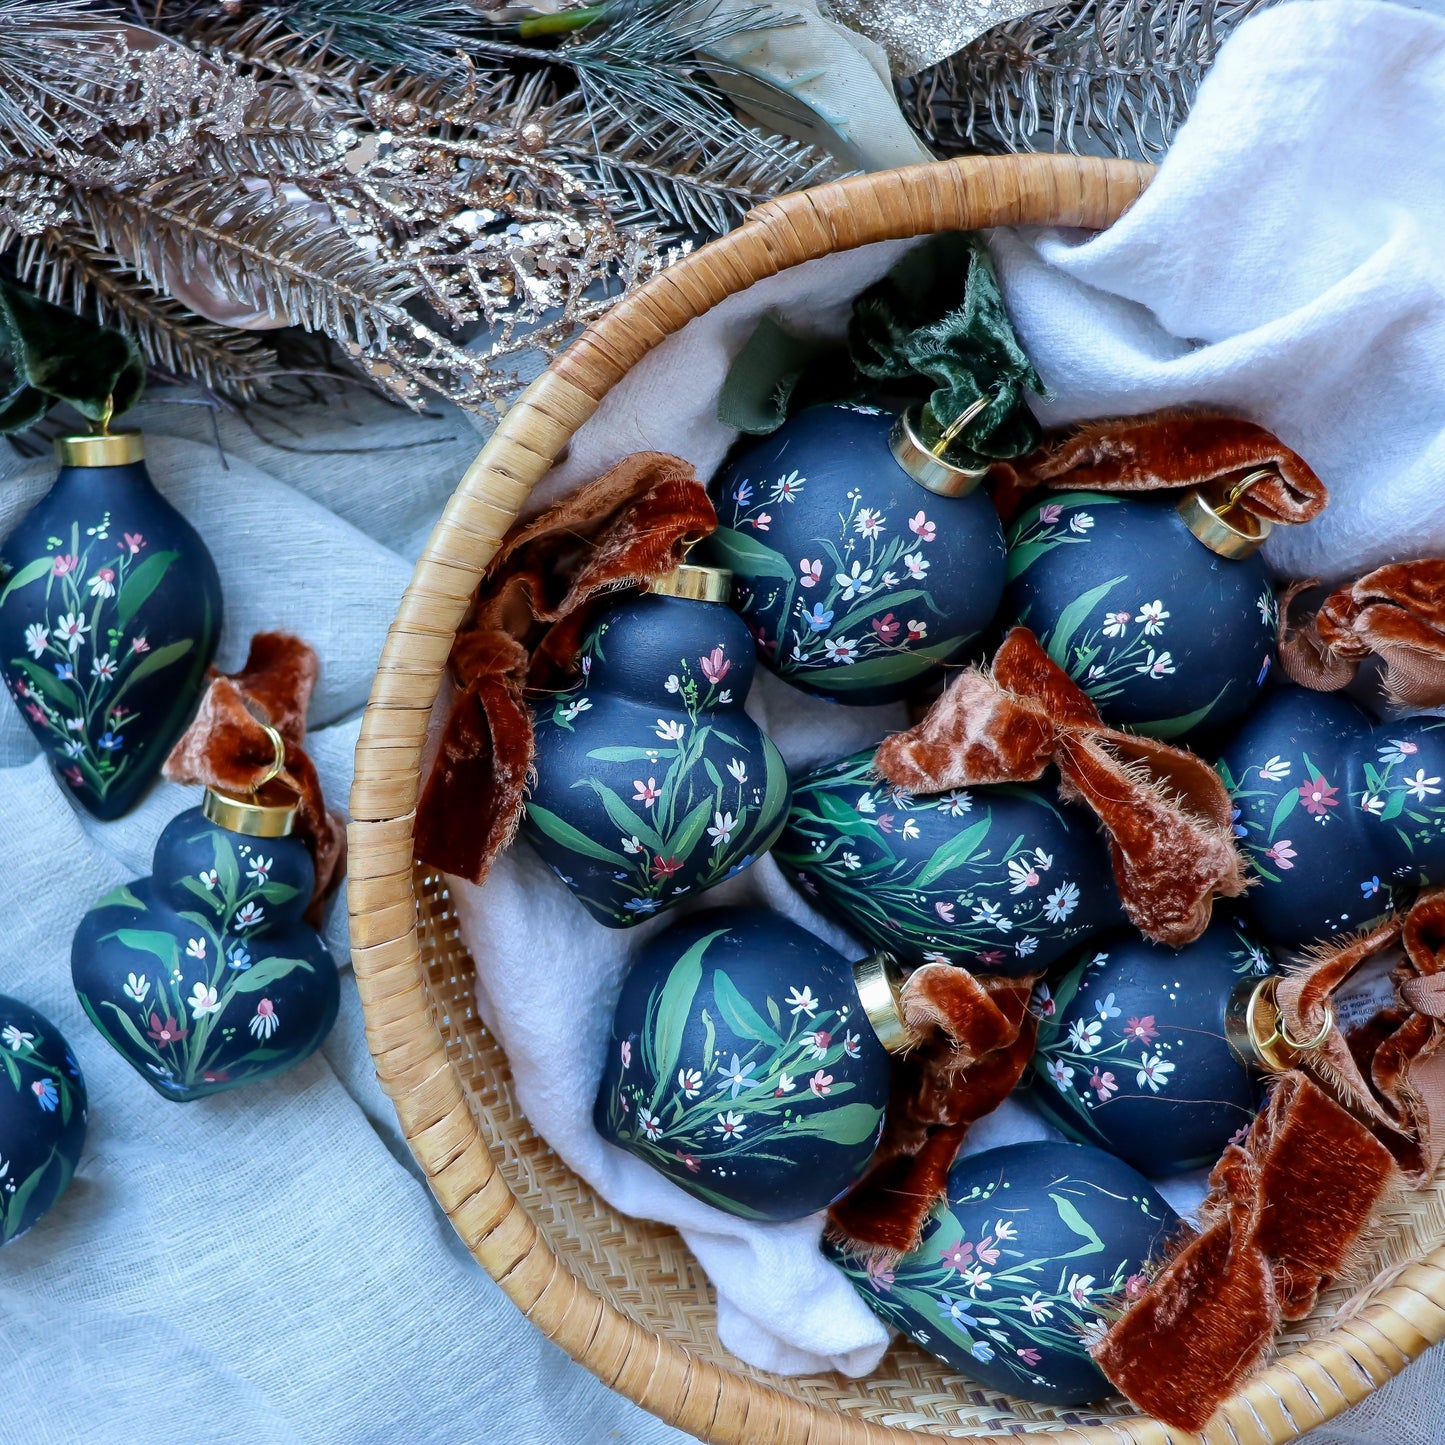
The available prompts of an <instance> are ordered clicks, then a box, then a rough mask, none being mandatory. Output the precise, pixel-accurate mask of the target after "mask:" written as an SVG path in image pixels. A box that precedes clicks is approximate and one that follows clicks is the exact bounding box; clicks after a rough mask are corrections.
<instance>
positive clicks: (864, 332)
mask: <svg viewBox="0 0 1445 1445" xmlns="http://www.w3.org/2000/svg"><path fill="white" fill-rule="evenodd" d="M1029 391H1032V392H1034V393H1035V394H1037V395H1039V396H1043V395H1046V392H1045V389H1044V384H1043V382H1042V380H1041V379H1040V377H1039V374H1038V372H1037V371H1036V370H1035V369H1034V365H1033V363H1032V362H1031V361H1030V360H1029V358H1028V357H1027V356H1026V355H1025V354H1024V350H1023V348H1022V347H1021V346H1020V345H1019V343H1018V338H1017V337H1016V336H1015V335H1014V331H1013V326H1012V324H1011V323H1010V321H1009V318H1008V312H1007V310H1005V308H1004V304H1003V296H1002V295H1001V294H1000V292H999V289H998V280H997V278H996V277H995V276H994V272H993V266H992V263H991V262H990V261H989V257H988V251H987V249H986V248H985V246H984V244H983V241H982V239H981V238H980V237H979V236H977V235H974V234H972V233H968V234H965V233H959V232H953V233H949V234H947V235H942V236H937V237H935V238H934V239H933V240H931V241H930V242H928V243H927V244H926V245H923V246H919V247H917V248H916V249H915V250H913V251H911V252H909V254H908V255H907V256H905V257H904V259H903V260H902V261H901V262H900V263H899V264H898V265H897V266H895V267H894V268H893V270H892V271H890V272H889V273H888V275H887V276H885V277H884V278H883V279H882V280H881V281H878V282H875V283H874V285H872V286H870V287H869V288H868V289H867V290H866V291H864V292H863V293H862V294H861V295H860V296H859V297H858V299H857V300H856V301H855V302H854V303H853V315H852V318H851V320H850V321H849V324H848V344H847V348H846V350H845V349H843V348H841V347H829V346H824V345H822V344H820V343H818V342H816V341H811V340H808V339H805V338H803V337H799V336H797V335H795V334H794V333H792V332H790V331H789V330H788V329H787V328H786V327H784V326H783V325H782V323H781V322H779V321H778V319H777V318H776V317H774V316H764V317H763V318H762V320H761V321H759V323H758V326H757V329H756V330H755V331H754V332H753V334H752V336H751V337H749V339H748V341H747V343H746V344H745V345H744V347H743V349H742V350H741V351H740V352H739V353H738V355H737V357H736V359H735V360H734V362H733V365H732V367H731V368H730V369H729V371H728V376H727V380H726V382H725V383H724V385H723V390H722V395H721V396H720V398H719V400H718V418H719V420H721V421H723V422H725V423H726V424H727V425H729V426H734V427H737V428H738V430H740V431H744V432H749V433H752V434H754V435H764V434H766V433H768V432H772V431H776V430H777V428H778V427H780V426H781V425H782V424H783V421H784V420H785V419H786V417H787V416H788V415H789V413H791V412H794V411H797V410H799V409H800V408H801V407H804V406H809V405H811V404H813V403H814V402H819V401H830V400H840V399H845V398H850V397H858V396H860V395H875V396H876V395H878V394H880V393H881V394H883V395H885V396H886V397H887V398H888V399H890V400H894V401H896V402H897V403H898V404H899V405H906V404H907V403H908V402H909V401H926V402H927V405H926V406H925V407H924V408H923V412H922V417H921V419H920V423H919V431H920V432H921V435H922V439H923V440H924V441H925V442H926V443H927V444H929V445H933V444H934V443H936V442H937V440H938V438H939V437H940V435H941V434H942V433H943V431H944V430H945V429H946V428H947V427H948V426H949V425H951V424H952V423H953V422H954V421H955V420H957V419H958V418H959V417H960V416H962V415H963V414H964V413H965V412H967V411H968V409H969V408H970V407H972V406H974V405H975V404H976V403H978V402H979V401H980V400H982V401H983V402H984V405H983V406H982V407H981V409H980V410H979V411H978V412H977V414H976V415H974V416H973V417H972V418H971V420H969V421H968V422H967V423H966V424H965V425H964V426H963V427H962V428H961V429H960V431H959V433H958V435H957V436H956V437H955V438H954V439H953V441H952V442H951V443H950V445H949V447H948V450H947V452H946V453H945V455H946V457H947V459H948V460H949V461H951V462H954V463H956V464H958V465H960V466H982V465H986V464H987V463H988V462H989V461H993V460H999V459H1002V458H1006V457H1017V456H1022V455H1024V454H1025V453H1026V452H1030V451H1032V450H1033V449H1034V448H1035V447H1036V446H1037V445H1038V442H1039V427H1038V423H1037V422H1036V421H1035V420H1034V416H1033V413H1032V412H1031V411H1030V410H1029V408H1028V403H1027V401H1026V400H1025V393H1026V392H1029Z"/></svg>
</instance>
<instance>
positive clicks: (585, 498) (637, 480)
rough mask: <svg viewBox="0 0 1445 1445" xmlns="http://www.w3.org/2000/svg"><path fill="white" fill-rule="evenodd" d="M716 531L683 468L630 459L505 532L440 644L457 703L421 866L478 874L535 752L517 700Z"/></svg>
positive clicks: (423, 818)
mask: <svg viewBox="0 0 1445 1445" xmlns="http://www.w3.org/2000/svg"><path fill="white" fill-rule="evenodd" d="M716 526H717V515H716V513H715V512H714V511H713V507H712V503H711V502H710V501H709V500H708V498H707V493H706V492H705V491H704V490H703V488H702V485H701V484H700V483H699V482H698V481H697V480H696V478H695V476H694V474H693V469H692V467H691V466H690V465H689V464H688V463H687V462H685V461H682V460H681V459H680V458H678V457H673V456H668V455H666V454H665V453H662V452H638V453H636V454H634V455H633V456H630V457H627V458H625V459H624V460H623V461H621V462H619V463H618V464H617V465H616V466H615V467H613V468H612V470H611V471H609V472H607V473H606V474H605V475H604V476H601V477H598V478H597V479H596V480H595V481H593V482H589V483H588V484H587V485H586V486H583V487H580V488H578V490H577V491H575V492H574V493H572V495H571V496H569V497H566V498H564V499H563V500H562V501H560V502H558V503H557V504H556V505H555V506H553V507H551V508H549V509H548V510H547V511H545V512H543V513H542V514H541V515H540V516H538V517H537V518H535V519H534V520H533V521H531V522H528V523H526V524H524V525H519V526H517V527H514V528H513V529H512V530H511V531H510V532H509V533H508V534H507V536H506V537H505V538H504V539H503V542H502V546H501V548H500V549H499V550H498V552H497V555H496V556H495V557H494V558H493V560H492V563H491V566H490V567H489V568H488V570H487V574H486V576H485V577H484V578H483V579H482V582H481V585H480V586H479V588H478V589H477V595H476V599H475V601H474V603H473V608H472V615H471V618H470V620H469V621H468V623H467V624H466V625H465V626H464V627H463V628H462V629H461V631H460V632H458V634H457V638H456V642H455V644H454V645H453V647H452V653H451V659H450V666H451V673H452V679H453V682H454V683H455V686H456V695H455V698H454V700H453V703H452V707H451V711H450V713H449V715H448V717H447V720H446V723H445V725H444V728H443V731H442V737H441V744H440V748H439V750H438V753H437V757H436V761H435V763H434V765H433V767H432V771H431V774H430V776H429V777H428V779H427V782H426V786H425V787H424V789H423V790H422V796H421V801H420V804H419V806H418V809H417V823H416V851H417V856H418V857H419V858H420V859H421V860H422V861H423V862H425V863H429V864H431V865H432V866H433V867H435V868H440V869H442V870H443V871H444V872H447V873H454V874H457V875H459V876H460V877H463V878H469V879H471V881H472V882H474V883H480V882H481V881H482V880H483V879H484V878H485V877H486V876H487V871H488V869H490V867H491V865H492V861H493V860H494V859H495V858H496V856H497V855H498V854H499V853H500V852H501V851H502V849H503V848H505V847H506V846H507V845H508V844H509V843H510V842H511V840H512V837H513V835H514V834H515V833H516V830H517V824H518V823H519V822H520V820H521V816H522V807H523V800H524V796H525V789H526V781H527V773H528V770H529V769H530V768H531V766H532V758H533V751H534V744H533V737H532V718H531V714H530V713H529V711H528V709H527V704H526V701H525V696H526V693H527V692H528V691H530V690H538V691H546V690H547V689H550V688H556V687H558V686H563V685H565V684H566V683H568V682H570V681H571V673H570V669H571V667H572V665H573V661H574V659H575V657H576V655H577V652H578V649H579V647H580V646H581V643H582V640H583V638H584V636H585V634H586V631H587V628H588V627H589V626H590V624H591V620H592V617H593V615H594V613H595V611H596V604H597V603H599V602H600V601H601V600H603V599H604V597H605V596H606V594H609V593H611V592H614V591H616V590H618V589H620V588H624V587H629V586H640V585H644V584H646V583H648V582H650V581H652V579H653V578H655V577H658V576H660V575H661V574H662V573H664V572H667V571H670V570H671V569H672V568H673V567H675V566H676V565H677V564H678V563H679V562H680V561H681V560H682V558H683V555H684V553H685V552H686V551H687V548H688V546H689V545H690V544H691V543H692V542H694V541H696V540H697V539H698V538H700V537H704V536H706V535H707V534H708V533H710V532H711V531H712V530H713V529H714V528H715V527H716Z"/></svg>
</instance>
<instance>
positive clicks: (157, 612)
mask: <svg viewBox="0 0 1445 1445" xmlns="http://www.w3.org/2000/svg"><path fill="white" fill-rule="evenodd" d="M56 454H57V456H58V457H59V459H60V463H61V467H60V475H59V476H58V477H57V478H56V481H55V485H54V486H53V487H51V489H50V491H49V492H47V493H46V494H45V496H44V497H43V498H41V500H40V501H39V502H37V503H36V504H35V506H34V507H32V508H31V509H30V511H29V512H27V513H26V514H25V516H24V517H22V518H21V520H20V522H19V523H18V524H17V525H16V527H15V529H14V531H12V532H11V533H10V535H9V536H8V537H7V538H6V539H5V542H4V544H3V547H0V577H3V579H4V586H3V588H0V672H3V674H4V678H5V683H6V686H7V687H8V688H9V690H10V694H11V696H12V697H13V698H14V699H15V702H16V705H17V706H18V707H19V708H20V710H21V713H22V715H23V716H24V718H25V720H26V722H27V723H28V724H29V726H30V730H31V732H32V733H34V735H35V737H36V738H37V740H38V741H39V743H40V745H41V747H42V748H43V749H44V751H45V753H46V755H47V756H48V758H49V760H50V763H51V766H52V767H53V768H54V769H55V771H56V772H57V773H58V774H59V776H60V778H61V781H62V782H63V783H64V784H65V786H66V788H67V790H68V791H69V792H70V794H71V796H72V797H74V799H75V800H76V802H78V803H79V804H80V805H81V806H82V807H84V808H85V809H86V810H87V811H88V812H90V813H92V814H94V815H95V816H96V817H97V818H102V819H107V820H108V819H112V818H118V817H120V816H121V814H123V813H125V812H127V811H128V810H129V809H130V808H131V807H132V806H134V804H135V803H136V801H137V800H138V799H139V798H140V796H141V794H142V793H143V792H144V791H145V790H146V788H147V787H148V786H149V785H150V783H151V782H152V781H153V779H154V778H155V776H156V774H157V773H158V772H159V771H160V768H161V764H162V763H163V762H164V761H165V759H166V756H167V754H168V753H169V752H170V750H171V747H172V745H173V744H174V743H175V741H176V739H177V738H178V737H179V736H180V735H181V732H182V731H183V730H184V728H185V726H186V724H187V723H188V722H189V721H190V718H191V715H192V713H193V712H194V711H195V709H196V706H197V704H198V703H199V701H200V697H201V692H202V690H203V689H204V686H205V680H206V669H207V668H208V667H209V666H210V665H211V659H212V658H213V657H214V656H215V651H216V640H217V638H218V637H219V635H220V631H221V583H220V578H219V577H218V576H217V573H216V565H215V563H214V562H213V561H212V560H211V555H210V553H209V552H208V551H207V550H206V547H205V544H204V543H203V542H202V541H201V539H200V537H199V535H198V534H197V533H196V531H195V529H194V528H193V527H192V526H191V525H190V523H189V522H187V521H186V519H185V518H184V517H182V516H181V514H180V513H179V512H178V511H176V509H175V508H174V507H172V506H171V504H170V503H169V502H167V501H166V499H165V498H164V497H162V496H161V494H160V493H159V492H158V491H157V490H156V488H155V485H154V484H153V483H152V481H151V479H150V475H149V473H148V472H147V471H146V468H145V462H144V460H143V458H144V448H143V443H142V440H141V437H140V435H139V433H136V432H123V433H116V434H108V433H107V434H102V435H99V436H83V437H62V438H61V439H60V440H59V441H57V442H56Z"/></svg>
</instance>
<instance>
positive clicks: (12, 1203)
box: [5, 1144, 55, 1239]
mask: <svg viewBox="0 0 1445 1445" xmlns="http://www.w3.org/2000/svg"><path fill="white" fill-rule="evenodd" d="M54 1163H55V1146H54V1145H53V1144H52V1145H51V1146H50V1153H49V1154H47V1155H46V1156H45V1162H44V1163H43V1164H42V1165H41V1166H40V1167H39V1168H38V1169H35V1170H32V1171H31V1173H29V1174H28V1175H26V1177H25V1178H24V1179H23V1180H22V1181H21V1182H20V1183H19V1184H18V1185H17V1186H16V1188H15V1192H14V1193H13V1194H12V1195H11V1196H10V1198H9V1199H8V1200H7V1201H6V1204H5V1238H6V1239H9V1238H10V1236H11V1235H12V1234H13V1233H14V1232H15V1230H17V1229H18V1228H19V1227H20V1221H21V1220H22V1219H24V1218H25V1211H26V1209H27V1208H29V1205H30V1199H31V1196H32V1195H33V1194H34V1193H35V1191H36V1190H37V1189H38V1188H39V1187H40V1182H41V1180H43V1179H44V1178H45V1176H46V1174H48V1173H49V1172H50V1166H51V1165H52V1164H54Z"/></svg>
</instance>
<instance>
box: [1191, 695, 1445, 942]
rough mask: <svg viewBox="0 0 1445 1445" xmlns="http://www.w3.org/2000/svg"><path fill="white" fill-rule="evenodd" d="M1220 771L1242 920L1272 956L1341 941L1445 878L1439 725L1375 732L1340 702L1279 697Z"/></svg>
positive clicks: (1252, 720)
mask: <svg viewBox="0 0 1445 1445" xmlns="http://www.w3.org/2000/svg"><path fill="white" fill-rule="evenodd" d="M1218 767H1219V772H1220V775H1221V776H1222V777H1223V779H1224V782H1225V785H1226V786H1227V787H1228V788H1229V790H1230V792H1231V793H1232V794H1233V797H1234V802H1235V806H1236V808H1237V810H1238V811H1237V814H1236V817H1235V832H1236V833H1237V834H1239V837H1240V842H1241V844H1242V846H1243V847H1244V849H1245V851H1246V853H1247V854H1248V855H1249V860H1250V863H1251V864H1252V865H1253V871H1254V873H1255V875H1256V877H1257V878H1258V879H1259V885H1258V887H1255V888H1251V889H1250V890H1249V892H1248V893H1247V894H1245V896H1244V898H1243V900H1242V903H1241V907H1242V912H1243V913H1244V915H1245V916H1246V917H1247V918H1248V919H1249V922H1250V925H1251V927H1253V928H1254V929H1255V930H1256V931H1257V932H1259V933H1260V934H1261V935H1263V936H1264V937H1265V938H1268V939H1270V940H1271V941H1273V942H1275V943H1277V944H1279V945H1281V946H1298V945H1302V944H1308V943H1313V942H1315V941H1316V940H1318V939H1323V938H1328V937H1329V936H1330V935H1332V934H1335V933H1342V932H1350V931H1352V930H1354V929H1356V928H1359V927H1361V926H1362V925H1364V924H1366V923H1369V922H1371V921H1372V920H1373V919H1376V918H1378V917H1381V916H1382V915H1384V914H1386V913H1389V912H1390V911H1391V910H1392V909H1396V908H1401V907H1404V906H1406V905H1408V903H1409V902H1410V900H1411V899H1412V898H1413V896H1414V894H1415V891H1416V890H1417V888H1418V887H1419V886H1420V885H1421V884H1422V883H1425V882H1430V883H1439V882H1441V881H1442V879H1445V719H1442V718H1437V717H1430V716H1413V717H1404V718H1400V719H1398V720H1396V721H1394V722H1385V723H1381V724H1379V725H1376V724H1375V723H1373V722H1372V721H1371V719H1370V718H1369V717H1368V716H1366V714H1365V713H1364V712H1362V711H1361V710H1360V709H1359V708H1358V707H1356V706H1355V705H1354V703H1352V702H1349V701H1348V700H1346V699H1345V698H1343V697H1337V696H1334V695H1331V694H1329V693H1317V692H1309V691H1306V690H1305V689H1303V688H1297V687H1282V688H1280V689H1279V690H1278V691H1275V692H1273V693H1271V694H1270V695H1269V697H1267V698H1266V699H1265V701H1264V702H1263V703H1261V705H1260V706H1259V707H1258V708H1257V709H1256V710H1255V712H1254V713H1253V714H1252V715H1251V716H1250V717H1249V718H1248V719H1247V721H1246V722H1245V723H1244V725H1243V727H1241V728H1240V729H1239V731H1238V732H1237V733H1236V734H1235V736H1234V737H1233V738H1232V739H1231V740H1230V742H1229V744H1228V745H1227V746H1226V747H1225V749H1224V756H1223V758H1222V759H1221V761H1220V762H1219V764H1218Z"/></svg>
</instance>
